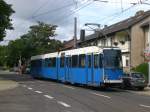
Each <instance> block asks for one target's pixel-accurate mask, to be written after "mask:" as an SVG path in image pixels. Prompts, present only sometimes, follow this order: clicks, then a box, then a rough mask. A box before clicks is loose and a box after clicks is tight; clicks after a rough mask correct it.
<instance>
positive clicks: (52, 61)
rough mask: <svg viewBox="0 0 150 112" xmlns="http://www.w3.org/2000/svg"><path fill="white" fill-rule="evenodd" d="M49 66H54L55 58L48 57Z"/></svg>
mask: <svg viewBox="0 0 150 112" xmlns="http://www.w3.org/2000/svg"><path fill="white" fill-rule="evenodd" d="M49 67H56V58H50V64H49Z"/></svg>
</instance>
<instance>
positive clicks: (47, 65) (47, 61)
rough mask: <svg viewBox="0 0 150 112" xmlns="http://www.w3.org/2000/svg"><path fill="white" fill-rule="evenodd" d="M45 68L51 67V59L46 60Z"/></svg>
mask: <svg viewBox="0 0 150 112" xmlns="http://www.w3.org/2000/svg"><path fill="white" fill-rule="evenodd" d="M44 66H45V67H49V66H50V59H49V58H46V59H45V63H44Z"/></svg>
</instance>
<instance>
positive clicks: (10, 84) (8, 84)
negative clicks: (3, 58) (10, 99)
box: [0, 71, 18, 91]
mask: <svg viewBox="0 0 150 112" xmlns="http://www.w3.org/2000/svg"><path fill="white" fill-rule="evenodd" d="M8 74H9V75H10V74H11V72H8V71H0V91H3V90H8V89H13V88H15V87H17V86H18V83H17V82H15V81H12V80H7V79H4V78H3V77H2V76H4V75H8Z"/></svg>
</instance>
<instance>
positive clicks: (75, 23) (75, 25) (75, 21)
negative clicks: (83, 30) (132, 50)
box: [73, 17, 77, 48]
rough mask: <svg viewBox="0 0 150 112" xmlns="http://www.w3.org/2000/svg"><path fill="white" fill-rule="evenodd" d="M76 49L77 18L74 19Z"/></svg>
mask: <svg viewBox="0 0 150 112" xmlns="http://www.w3.org/2000/svg"><path fill="white" fill-rule="evenodd" d="M73 39H74V48H77V17H75V18H74V37H73Z"/></svg>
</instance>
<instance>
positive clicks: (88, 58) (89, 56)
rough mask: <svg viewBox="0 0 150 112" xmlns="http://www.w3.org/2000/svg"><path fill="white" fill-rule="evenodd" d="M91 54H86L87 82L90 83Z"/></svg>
mask: <svg viewBox="0 0 150 112" xmlns="http://www.w3.org/2000/svg"><path fill="white" fill-rule="evenodd" d="M92 59H93V56H92V54H88V55H87V68H88V70H87V84H89V85H91V84H92V82H93V75H94V74H93V67H92Z"/></svg>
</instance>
